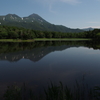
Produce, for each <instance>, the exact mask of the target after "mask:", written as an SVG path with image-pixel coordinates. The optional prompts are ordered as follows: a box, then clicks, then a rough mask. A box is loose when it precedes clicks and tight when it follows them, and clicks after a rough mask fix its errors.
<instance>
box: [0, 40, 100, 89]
mask: <svg viewBox="0 0 100 100" xmlns="http://www.w3.org/2000/svg"><path fill="white" fill-rule="evenodd" d="M99 47H100V46H99V43H98V44H96V43H95V42H93V43H91V41H73V42H72V41H66V42H65V41H63V42H61V41H59V42H57V41H56V42H45V41H44V42H38V41H37V42H33V43H0V88H1V90H0V91H3V89H5V88H6V86H9V85H12V84H15V83H16V84H18V85H21V84H23V83H24V82H25V83H26V84H27V85H28V86H30V87H32V88H34V91H42V89H43V87H46V86H47V85H48V83H49V82H50V81H52V82H53V83H55V84H58V83H59V81H61V82H62V83H63V84H64V85H68V86H70V87H72V86H73V85H74V84H75V81H76V80H77V81H78V82H79V83H82V81H83V78H84V82H85V83H87V84H88V85H89V87H91V86H95V85H99V84H100V50H99Z"/></svg>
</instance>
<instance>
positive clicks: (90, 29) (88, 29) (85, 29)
mask: <svg viewBox="0 0 100 100" xmlns="http://www.w3.org/2000/svg"><path fill="white" fill-rule="evenodd" d="M82 30H84V31H92V30H94V28H92V27H89V28H84V29H82Z"/></svg>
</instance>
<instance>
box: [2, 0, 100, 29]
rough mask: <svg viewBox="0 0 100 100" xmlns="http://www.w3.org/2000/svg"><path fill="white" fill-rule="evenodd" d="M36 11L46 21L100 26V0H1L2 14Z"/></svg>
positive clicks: (60, 23) (24, 13)
mask: <svg viewBox="0 0 100 100" xmlns="http://www.w3.org/2000/svg"><path fill="white" fill-rule="evenodd" d="M8 13H11V14H17V15H18V16H20V17H25V16H29V15H30V14H33V13H36V14H38V15H40V16H41V17H42V18H44V19H45V20H46V21H48V22H50V23H52V24H57V25H64V26H66V27H70V28H87V27H95V28H100V0H0V15H6V14H8Z"/></svg>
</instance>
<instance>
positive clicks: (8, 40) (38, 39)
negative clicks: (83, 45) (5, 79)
mask: <svg viewBox="0 0 100 100" xmlns="http://www.w3.org/2000/svg"><path fill="white" fill-rule="evenodd" d="M82 40H91V39H86V38H35V39H28V40H21V39H0V42H33V41H82Z"/></svg>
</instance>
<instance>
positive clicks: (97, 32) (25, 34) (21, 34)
mask: <svg viewBox="0 0 100 100" xmlns="http://www.w3.org/2000/svg"><path fill="white" fill-rule="evenodd" d="M34 38H92V39H98V40H99V38H100V29H94V30H93V31H84V32H79V33H63V32H50V31H37V30H32V29H26V28H22V27H15V26H4V25H0V39H22V40H27V39H34Z"/></svg>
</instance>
